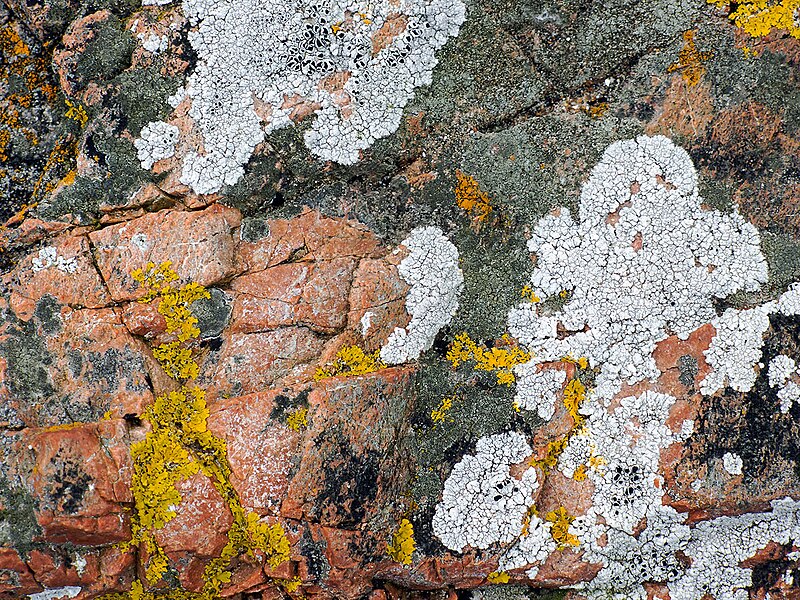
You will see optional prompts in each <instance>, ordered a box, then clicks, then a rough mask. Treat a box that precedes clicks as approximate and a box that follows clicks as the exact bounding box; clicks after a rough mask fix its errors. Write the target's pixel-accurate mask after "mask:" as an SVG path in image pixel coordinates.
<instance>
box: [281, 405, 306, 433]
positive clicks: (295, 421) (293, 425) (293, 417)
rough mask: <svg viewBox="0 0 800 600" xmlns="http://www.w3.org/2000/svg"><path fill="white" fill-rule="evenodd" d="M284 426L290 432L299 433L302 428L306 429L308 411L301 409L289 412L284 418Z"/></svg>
mask: <svg viewBox="0 0 800 600" xmlns="http://www.w3.org/2000/svg"><path fill="white" fill-rule="evenodd" d="M286 425H287V427H289V429H291V430H292V431H300V430H301V429H302V428H303V427H308V409H307V408H305V407H301V408H298V409H297V410H293V411H292V412H290V413H289V414H288V415H287V416H286Z"/></svg>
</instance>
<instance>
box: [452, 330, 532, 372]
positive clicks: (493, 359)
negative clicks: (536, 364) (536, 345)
mask: <svg viewBox="0 0 800 600" xmlns="http://www.w3.org/2000/svg"><path fill="white" fill-rule="evenodd" d="M501 342H502V346H500V345H499V346H494V347H492V348H491V349H488V348H486V346H483V345H481V346H478V344H476V343H475V342H474V341H473V340H472V338H470V337H469V334H467V333H466V332H463V333H459V334H458V335H457V336H456V337H455V339H454V340H453V342H452V344H450V348H449V349H448V351H447V360H448V361H449V362H450V364H452V365H453V367H455V368H457V367H459V366H460V365H462V364H463V363H466V362H470V361H474V362H475V365H474V369H475V370H476V371H488V372H490V373H494V374H495V376H496V378H497V383H498V384H499V385H510V384H512V383H514V381H515V379H514V373H513V368H514V367H515V366H516V365H519V364H522V363H526V362H528V361H529V360H530V359H531V355H530V354H529V353H528V352H525V351H524V350H522V349H521V348H520V347H519V346H518V345H517V344H516V342H515V341H514V340H513V339H512V338H511V337H510V336H509V335H503V337H502V338H501Z"/></svg>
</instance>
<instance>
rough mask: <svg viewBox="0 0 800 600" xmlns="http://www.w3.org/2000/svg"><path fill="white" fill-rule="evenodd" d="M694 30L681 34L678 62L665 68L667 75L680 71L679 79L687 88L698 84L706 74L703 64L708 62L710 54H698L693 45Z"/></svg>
mask: <svg viewBox="0 0 800 600" xmlns="http://www.w3.org/2000/svg"><path fill="white" fill-rule="evenodd" d="M694 36H695V30H694V29H690V30H689V31H686V32H684V34H683V48H681V50H680V52H679V53H678V62H676V63H673V64H671V65H670V66H669V67H667V73H672V72H674V71H680V73H681V77H683V80H684V81H685V82H686V84H687V85H689V86H694V85H697V84H698V83H700V79H701V78H702V77H703V74H704V73H705V72H706V68H705V67H704V66H703V63H704V62H706V61H707V60H709V59H710V58H711V56H712V54H713V53H712V52H700V51H699V50H698V49H697V46H696V45H695V43H694Z"/></svg>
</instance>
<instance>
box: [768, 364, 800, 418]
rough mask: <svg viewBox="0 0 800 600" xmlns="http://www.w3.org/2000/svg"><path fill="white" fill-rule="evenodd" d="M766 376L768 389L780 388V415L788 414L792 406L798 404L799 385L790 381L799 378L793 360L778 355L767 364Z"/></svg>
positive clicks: (799, 372) (799, 401) (799, 397)
mask: <svg viewBox="0 0 800 600" xmlns="http://www.w3.org/2000/svg"><path fill="white" fill-rule="evenodd" d="M768 376H769V385H770V387H777V388H780V389H779V390H778V399H779V400H780V401H781V412H782V413H784V414H785V413H788V412H789V410H790V409H791V408H792V405H793V404H795V403H797V404H800V385H797V382H796V381H791V378H792V377H795V376H800V371H798V369H797V363H796V362H795V361H794V359H793V358H791V357H789V356H786V355H785V354H778V355H777V356H776V357H775V358H773V359H772V360H771V361H770V362H769V371H768Z"/></svg>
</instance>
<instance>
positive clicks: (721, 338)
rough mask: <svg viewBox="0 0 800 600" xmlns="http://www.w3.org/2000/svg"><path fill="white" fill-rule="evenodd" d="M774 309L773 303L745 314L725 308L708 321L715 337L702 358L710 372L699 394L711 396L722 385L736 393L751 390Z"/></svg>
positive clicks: (747, 311)
mask: <svg viewBox="0 0 800 600" xmlns="http://www.w3.org/2000/svg"><path fill="white" fill-rule="evenodd" d="M774 308H775V303H774V302H768V303H767V304H765V305H763V306H757V307H755V308H751V309H748V310H736V309H733V308H729V309H728V310H726V311H725V312H724V313H722V315H721V316H719V317H717V318H715V319H713V320H712V321H711V324H712V325H713V326H714V329H715V330H716V332H717V333H716V335H715V336H714V338H713V339H712V340H711V345H710V346H709V347H708V350H706V351H704V352H703V354H705V356H706V362H708V364H709V365H711V366H712V367H713V370H712V371H711V372H710V373H709V374H708V375H706V377H705V379H703V381H702V382H701V383H700V391H701V392H702V393H703V394H709V395H710V394H713V393H714V392H716V391H718V390H721V389H722V388H723V387H724V386H725V385H726V384H727V385H728V386H730V387H732V388H733V389H735V390H737V391H739V392H748V391H750V390H751V389H752V387H753V384H754V383H755V382H756V378H757V377H758V373H757V372H756V370H755V366H756V364H757V363H758V360H759V358H761V346H762V345H763V343H764V333H765V332H766V331H767V329H769V315H770V313H771V312H772V311H773V310H774Z"/></svg>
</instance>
